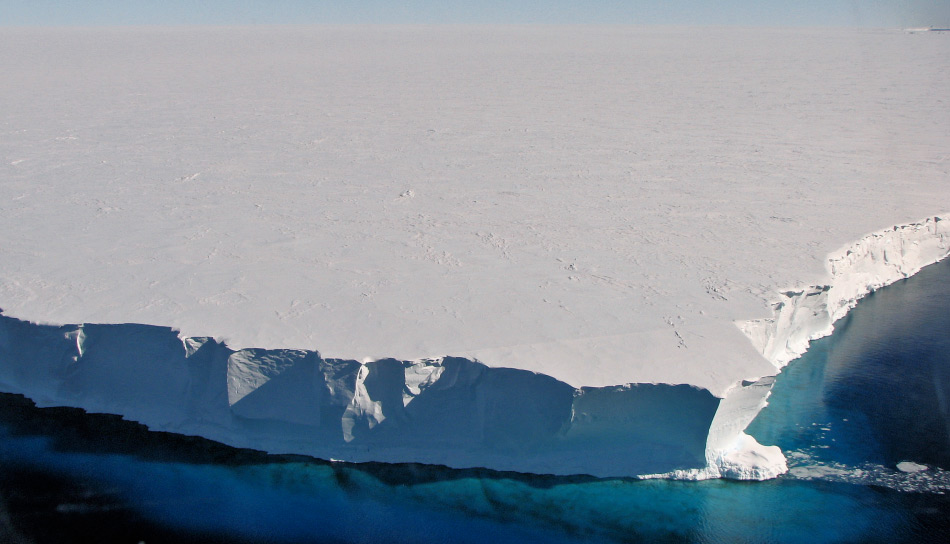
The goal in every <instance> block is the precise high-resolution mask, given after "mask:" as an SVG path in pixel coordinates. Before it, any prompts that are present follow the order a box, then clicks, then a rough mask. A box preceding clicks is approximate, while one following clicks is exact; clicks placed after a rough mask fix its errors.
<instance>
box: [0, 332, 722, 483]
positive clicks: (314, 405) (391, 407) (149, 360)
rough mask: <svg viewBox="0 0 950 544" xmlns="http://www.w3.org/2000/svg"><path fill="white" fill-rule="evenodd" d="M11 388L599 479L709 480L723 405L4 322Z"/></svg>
mask: <svg viewBox="0 0 950 544" xmlns="http://www.w3.org/2000/svg"><path fill="white" fill-rule="evenodd" d="M0 387H2V389H3V390H5V391H8V392H15V393H22V394H25V395H27V396H29V397H31V398H33V399H35V400H36V401H37V402H38V404H40V405H47V406H48V405H68V406H77V407H80V408H84V409H86V410H89V411H93V412H106V413H116V414H121V415H123V416H124V417H126V418H128V419H132V420H135V421H139V422H142V423H145V424H146V425H148V426H149V427H150V428H152V429H155V430H164V431H171V432H178V433H185V434H197V435H201V436H205V437H208V438H212V439H216V440H220V441H222V442H225V443H227V444H231V445H235V446H241V447H251V448H256V449H262V450H266V451H270V452H285V453H303V454H309V455H313V456H317V457H322V458H333V459H343V460H348V461H389V462H424V463H434V464H444V465H448V466H453V467H487V468H492V469H497V470H515V471H521V472H536V473H553V474H592V475H597V476H635V475H637V474H643V473H652V472H671V471H675V470H698V469H700V468H702V467H703V466H705V464H706V459H705V449H706V438H707V434H708V431H709V426H710V422H711V421H712V419H713V416H714V415H715V414H716V409H717V408H718V406H719V399H718V398H716V397H714V396H713V395H712V394H711V393H709V392H708V391H706V390H703V389H700V388H696V387H692V386H688V385H664V384H631V385H621V386H614V387H602V388H581V389H576V388H574V387H572V386H570V385H568V384H565V383H563V382H560V381H558V380H556V379H554V378H552V377H550V376H546V375H543V374H537V373H533V372H528V371H524V370H517V369H509V368H490V367H487V366H485V365H483V364H481V363H479V362H477V361H472V360H469V359H463V358H455V357H445V358H440V359H428V360H421V361H400V360H396V359H382V360H379V361H373V362H369V363H360V362H357V361H352V360H342V359H324V358H322V357H321V356H320V354H319V353H317V352H315V351H306V350H267V349H243V350H238V351H234V350H231V349H229V348H228V347H227V346H225V345H224V344H222V343H219V342H217V341H215V340H213V339H210V338H184V339H181V338H179V336H178V333H177V331H175V330H173V329H170V328H167V327H155V326H149V325H137V324H123V325H89V324H85V325H67V326H48V325H37V324H33V323H28V322H24V321H20V320H17V319H14V318H10V317H6V316H2V315H0Z"/></svg>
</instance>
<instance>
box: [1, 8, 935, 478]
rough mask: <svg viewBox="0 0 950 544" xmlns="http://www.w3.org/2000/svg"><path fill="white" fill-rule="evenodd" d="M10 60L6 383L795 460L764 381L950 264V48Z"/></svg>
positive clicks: (523, 448)
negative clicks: (785, 447) (908, 281)
mask: <svg viewBox="0 0 950 544" xmlns="http://www.w3.org/2000/svg"><path fill="white" fill-rule="evenodd" d="M0 51H2V52H3V54H2V55H0V70H2V74H3V77H2V78H0V103H2V104H3V114H2V116H0V232H2V234H0V308H2V309H3V314H4V317H2V321H0V382H2V385H3V386H4V387H5V388H6V389H7V390H11V391H16V392H24V393H26V394H29V395H31V396H33V397H35V398H36V399H37V400H38V401H40V402H41V403H46V404H56V403H63V404H72V405H77V406H81V407H84V408H86V409H90V410H99V411H112V412H116V413H121V414H123V415H125V416H127V417H130V418H133V419H138V420H140V421H142V422H144V423H146V424H148V425H150V426H152V427H155V428H159V429H165V430H174V431H178V432H194V433H198V434H204V435H205V436H209V437H211V438H217V439H221V440H223V441H226V442H229V443H232V444H236V445H246V446H252V447H260V448H262V449H269V450H271V451H297V452H301V453H310V454H313V455H319V456H324V457H337V456H338V457H339V458H344V459H348V460H371V459H372V460H389V461H425V462H437V463H444V464H448V465H451V466H487V467H489V468H500V469H511V470H524V471H534V472H552V473H561V474H567V473H578V472H585V473H590V474H595V475H603V476H628V475H643V474H647V473H659V474H673V475H675V476H680V477H708V476H720V475H722V476H730V477H741V478H746V477H748V478H764V477H769V476H774V475H775V474H777V473H780V472H782V471H784V469H785V463H784V458H782V454H781V453H780V452H779V451H778V449H777V448H768V447H764V446H760V445H758V444H756V443H755V441H754V440H753V439H752V438H751V437H748V436H746V435H744V434H743V433H742V430H743V429H744V428H745V426H746V425H747V424H748V422H749V421H751V419H752V418H753V417H754V415H755V414H756V413H757V412H758V410H759V409H761V407H762V406H763V405H764V403H765V402H766V397H767V395H768V390H769V387H770V384H771V381H770V380H772V378H771V377H772V376H774V375H775V374H776V373H777V371H778V369H779V368H780V367H781V366H782V365H784V364H786V363H787V362H789V361H790V360H792V359H793V358H794V357H796V356H797V355H799V354H801V353H802V352H803V351H804V350H805V349H807V344H808V341H809V339H813V338H816V337H818V336H821V335H824V334H827V333H829V332H830V331H831V327H832V323H833V322H834V321H835V319H837V318H840V317H841V316H842V315H844V313H845V312H846V311H847V310H848V309H849V308H851V307H852V306H853V304H854V303H855V301H856V300H857V299H858V298H860V297H861V296H863V295H864V294H866V293H867V292H869V290H871V289H874V288H877V287H880V286H882V285H886V284H887V283H891V282H893V281H896V280H898V279H900V278H903V277H906V276H908V275H910V274H913V273H914V272H916V271H917V270H919V268H920V267H921V266H924V265H926V264H929V263H931V262H934V261H936V260H939V259H940V258H943V257H945V256H946V255H947V253H948V248H950V240H948V238H950V215H947V214H945V213H944V212H947V210H948V209H950V183H948V182H950V107H948V104H947V98H946V97H947V89H948V88H950V39H948V36H947V35H944V34H942V33H918V34H909V33H904V32H899V31H884V30H876V31H872V30H831V29H797V30H789V29H738V28H737V29H729V28H638V27H543V26H542V27H490V26H488V27H285V28H191V29H174V28H136V29H110V30H104V29H95V30H82V29H55V30H54V29H39V30H37V29H4V30H3V32H2V33H0ZM935 214H936V215H935ZM70 323H71V324H73V325H65V324H70ZM89 323H99V324H103V325H82V324H89ZM123 323H124V324H126V325H118V324H123ZM47 324H49V325H47ZM108 324H115V325H108ZM627 384H639V385H632V386H628V385H627ZM664 384H666V385H664ZM720 399H724V400H720Z"/></svg>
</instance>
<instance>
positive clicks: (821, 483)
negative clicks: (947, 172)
mask: <svg viewBox="0 0 950 544" xmlns="http://www.w3.org/2000/svg"><path fill="white" fill-rule="evenodd" d="M836 329H837V330H836V332H835V334H834V335H832V336H830V337H828V338H825V339H822V340H819V341H816V342H815V343H814V344H813V348H812V349H811V350H810V351H809V352H808V354H807V355H806V356H805V357H803V358H802V359H800V360H798V361H796V362H794V363H793V364H792V365H790V366H789V367H788V368H787V369H786V371H784V372H783V373H782V375H781V376H780V377H779V379H778V380H777V383H776V386H775V389H774V391H773V394H772V397H771V398H770V406H769V407H767V408H766V409H765V410H764V411H763V412H762V413H761V414H760V416H759V417H758V418H757V419H756V420H755V421H754V422H753V424H752V425H751V426H750V428H749V430H748V432H749V433H750V434H752V435H753V436H755V437H756V438H758V439H759V441H760V442H762V443H769V444H773V443H774V444H778V445H780V446H781V447H782V448H783V450H784V451H786V453H787V454H788V456H789V461H790V467H791V471H790V474H788V475H786V476H784V477H782V478H779V479H776V480H772V481H768V482H732V481H722V480H715V481H706V482H678V481H661V480H650V481H633V480H597V479H590V478H555V477H542V476H525V475H517V474H505V473H494V472H488V471H477V470H467V471H459V470H450V469H445V468H440V467H427V466H420V465H384V464H370V465H353V464H344V463H326V462H320V461H315V460H311V459H305V458H300V457H278V456H267V455H263V454H260V453H257V452H249V451H247V450H236V449H233V448H228V447H225V446H221V445H218V444H214V443H211V442H210V441H204V440H201V439H193V438H183V437H176V436H173V435H167V434H164V433H151V432H147V431H145V430H144V429H143V428H141V426H137V425H135V424H131V423H128V422H122V421H119V420H118V419H117V418H114V417H110V416H90V415H85V414H82V413H81V412H79V411H76V410H69V409H46V410H38V409H36V408H33V407H31V406H30V403H28V402H26V401H24V400H22V399H20V398H18V397H15V396H12V395H4V396H3V399H2V403H0V428H2V429H4V431H3V434H2V437H0V540H6V541H17V539H18V538H20V537H22V541H23V542H68V541H74V542H85V541H93V540H96V539H98V540H99V541H103V542H114V541H130V542H137V541H145V542H161V541H167V542H187V541H193V542H206V541H218V542H341V543H343V542H346V543H351V542H353V543H355V542H360V543H363V542H365V543H372V542H947V541H950V498H948V495H946V494H944V492H945V491H946V490H950V478H948V477H947V473H946V472H945V471H944V470H943V469H944V468H950V464H948V456H950V440H948V436H950V426H948V421H950V419H948V412H947V406H948V403H947V402H946V401H947V399H948V397H950V395H948V392H950V261H948V262H945V263H941V264H939V265H935V266H933V267H930V268H928V269H926V270H924V271H923V272H921V273H920V274H918V275H917V276H915V277H914V278H911V279H910V280H907V281H904V282H901V283H899V284H896V285H894V286H891V287H888V288H886V289H884V290H882V291H880V292H878V293H875V294H873V295H871V296H869V297H868V298H867V299H865V300H864V301H862V302H861V303H860V304H859V306H858V307H857V308H856V309H855V310H854V311H853V312H852V313H851V314H850V315H849V316H848V317H847V318H845V319H844V320H843V321H841V322H839V323H838V324H837V326H836ZM901 461H914V462H917V463H921V464H925V465H927V466H928V467H929V468H928V470H925V471H922V472H919V473H915V474H905V473H903V472H900V471H898V470H896V469H895V465H896V463H898V462H901ZM941 467H942V468H941Z"/></svg>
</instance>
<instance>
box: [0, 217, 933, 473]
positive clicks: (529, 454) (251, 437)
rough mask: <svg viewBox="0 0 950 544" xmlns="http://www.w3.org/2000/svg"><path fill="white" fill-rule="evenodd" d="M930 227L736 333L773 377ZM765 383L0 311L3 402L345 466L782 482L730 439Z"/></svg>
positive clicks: (754, 409)
mask: <svg viewBox="0 0 950 544" xmlns="http://www.w3.org/2000/svg"><path fill="white" fill-rule="evenodd" d="M948 224H950V221H945V220H942V219H941V218H940V217H933V218H928V219H926V220H924V221H921V222H919V223H913V224H909V225H903V226H898V227H894V228H891V229H888V230H885V231H881V232H877V233H873V234H871V235H868V236H866V237H864V238H862V239H861V240H860V241H859V242H857V243H856V244H853V245H852V246H850V247H848V248H846V249H843V250H842V251H839V252H837V253H835V254H834V255H832V256H831V258H830V259H829V261H828V262H829V270H830V274H831V278H832V281H831V282H830V283H829V284H828V285H824V286H819V287H810V288H806V289H801V290H798V291H794V292H785V293H782V294H781V295H780V296H781V297H782V301H780V302H777V303H776V305H775V310H776V315H775V316H774V317H773V318H771V319H767V320H759V321H753V322H746V323H741V324H740V327H741V328H742V329H743V330H745V331H746V332H747V334H749V336H750V338H752V339H753V341H754V342H755V344H756V347H758V348H759V349H761V350H762V353H763V355H764V356H766V357H768V358H769V360H770V361H771V362H773V364H774V365H775V370H776V372H777V371H778V370H779V369H780V368H781V366H782V365H783V364H786V363H787V362H788V359H789V358H790V357H791V356H790V355H788V354H789V353H793V354H795V356H797V354H800V353H802V352H804V350H805V349H807V345H808V342H809V341H810V340H813V339H815V338H818V337H820V336H823V335H826V334H829V333H830V332H831V330H832V324H833V322H834V321H835V320H836V319H838V318H840V317H842V316H844V314H845V313H846V312H847V310H848V309H850V308H852V307H853V306H854V305H855V304H856V302H857V300H858V299H859V298H861V297H862V296H864V295H866V294H867V293H869V292H870V291H871V290H873V289H875V288H879V287H882V286H884V285H887V284H889V283H893V282H894V281H897V280H899V279H902V278H906V277H908V276H910V275H912V274H914V273H916V272H917V271H919V270H920V269H921V268H922V267H923V266H926V265H927V264H931V263H933V262H936V261H938V260H940V259H942V258H944V257H946V256H947V254H948V252H950V228H948V226H947V225H948ZM778 345H781V346H785V350H776V349H774V346H778ZM791 350H797V352H796V351H791ZM773 382H774V377H773V376H766V377H762V378H760V379H758V380H756V381H754V382H751V383H745V382H744V383H738V384H736V386H735V387H733V388H732V389H730V390H729V391H727V393H726V395H725V396H724V398H721V399H720V398H717V397H716V396H714V395H713V394H712V393H710V392H709V391H707V390H704V389H702V388H699V387H696V386H692V385H667V384H643V383H633V384H622V385H615V386H608V387H582V388H574V387H572V386H570V385H568V384H566V383H564V382H561V381H558V380H556V379H554V378H552V377H550V376H546V375H543V374H539V373H534V372H529V371H525V370H519V369H511V368H493V367H489V366H486V365H484V364H482V363H479V362H477V361H473V360H469V359H464V358H458V357H444V358H439V359H422V360H416V361H401V360H396V359H381V360H376V361H369V362H360V361H355V360H342V359H327V358H323V357H321V355H320V354H319V353H318V352H316V351H307V350H290V349H254V348H245V349H240V350H233V349H231V348H229V347H227V346H226V345H225V344H224V343H221V342H219V341H216V340H214V339H211V338H206V337H205V338H193V337H181V336H180V335H179V333H178V331H175V330H173V329H170V328H167V327H157V326H153V325H138V324H119V325H101V324H80V325H64V326H55V325H38V324H34V323H29V322H25V321H21V320H18V319H15V318H11V317H7V316H2V315H0V387H2V388H3V389H4V390H5V391H8V392H17V393H23V394H25V395H27V396H29V397H31V398H33V399H34V400H36V401H37V402H38V404H39V405H41V406H44V405H68V406H77V407H81V408H84V409H86V410H89V411H93V412H105V413H116V414H121V415H123V416H125V417H127V418H129V419H132V420H135V421H139V422H142V423H145V424H146V425H148V426H149V427H151V428H152V429H157V430H165V431H172V432H177V433H185V434H197V435H201V436H205V437H208V438H213V439H216V440H220V441H222V442H225V443H227V444H231V445H235V446H242V447H251V448H257V449H261V450H265V451H270V452H281V453H288V452H289V453H304V454H308V455H313V456H316V457H321V458H328V459H331V458H332V459H342V460H347V461H391V462H424V463H436V464H443V465H447V466H452V467H488V468H492V469H496V470H514V471H520V472H536V473H549V474H591V475H595V476H641V477H673V478H683V479H690V478H692V479H704V478H713V477H727V478H735V479H767V478H772V477H774V476H777V475H778V474H781V473H783V472H785V470H786V465H785V458H784V456H783V455H782V453H781V451H780V450H779V449H778V448H777V447H775V446H762V445H760V444H758V443H757V442H756V441H755V439H754V438H752V437H751V436H748V435H746V434H745V433H743V431H744V430H745V428H746V427H747V426H748V424H749V423H750V422H751V421H752V419H753V418H754V417H755V415H756V414H757V413H758V412H759V411H760V410H761V409H762V408H763V407H764V406H765V405H766V402H767V400H766V399H767V398H768V394H769V391H770V389H771V386H772V383H773Z"/></svg>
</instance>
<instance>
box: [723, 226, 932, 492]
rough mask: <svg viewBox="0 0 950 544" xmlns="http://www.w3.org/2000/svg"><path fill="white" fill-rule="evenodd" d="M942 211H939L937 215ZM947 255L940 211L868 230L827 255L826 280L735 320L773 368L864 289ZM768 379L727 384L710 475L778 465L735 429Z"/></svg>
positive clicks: (830, 325)
mask: <svg viewBox="0 0 950 544" xmlns="http://www.w3.org/2000/svg"><path fill="white" fill-rule="evenodd" d="M944 217H946V214H944ZM948 254H950V226H948V221H947V220H946V219H943V218H941V217H940V216H935V217H930V218H927V219H924V220H922V221H919V222H915V223H910V224H907V225H900V226H895V227H892V228H890V229H886V230H882V231H879V232H875V233H872V234H869V235H867V236H865V237H863V238H861V239H860V240H858V241H857V242H855V243H853V244H851V245H849V246H847V247H845V248H842V249H840V250H838V251H836V252H834V253H832V254H831V255H829V257H828V273H829V276H830V278H829V281H828V282H827V283H826V284H823V285H811V286H808V287H804V288H799V289H792V290H787V291H783V292H781V293H779V299H778V300H777V301H776V302H775V303H774V304H773V309H774V315H773V316H772V317H770V318H767V319H758V320H752V321H745V322H740V323H738V326H739V328H740V329H741V330H742V331H743V332H744V333H745V334H746V335H747V336H748V337H749V339H750V340H751V341H752V343H753V345H754V346H755V348H756V349H757V350H758V351H759V352H760V353H761V354H762V355H763V356H764V357H765V358H766V359H768V361H769V362H771V363H772V364H773V365H774V366H775V369H776V371H778V370H780V369H781V368H782V367H784V366H785V365H787V364H788V363H789V362H790V361H792V360H793V359H795V358H797V357H799V356H801V355H802V354H803V353H805V351H806V350H807V349H808V345H809V343H810V342H811V341H812V340H815V339H817V338H821V337H823V336H827V335H829V334H831V332H832V331H833V330H834V322H835V321H837V320H838V319H841V318H842V317H844V316H845V314H847V313H848V311H849V310H850V309H851V308H853V307H854V306H855V304H857V302H858V300H860V299H861V298H863V297H864V296H865V295H867V294H868V293H870V292H871V291H874V290H875V289H879V288H881V287H883V286H885V285H889V284H891V283H894V282H896V281H898V280H901V279H905V278H908V277H910V276H912V275H913V274H916V273H917V272H918V271H920V269H921V268H923V267H924V266H927V265H929V264H933V263H936V262H938V261H940V260H941V259H943V258H945V257H947V255H948ZM773 382H774V378H773V377H764V378H761V379H759V380H758V381H755V382H754V383H742V384H738V385H737V386H735V387H734V388H733V389H732V390H730V391H729V392H728V393H727V394H726V396H725V398H724V399H723V401H722V403H721V404H720V407H719V410H718V412H717V414H716V417H715V418H714V420H713V422H712V425H711V427H710V432H709V441H708V445H707V453H706V455H707V459H708V460H709V468H708V469H707V470H708V471H709V472H710V473H711V475H714V476H725V477H735V478H752V479H763V478H768V477H772V476H775V475H777V474H781V473H782V472H784V471H785V470H786V466H785V459H784V456H783V455H782V453H781V451H780V450H779V449H778V448H776V447H774V446H772V447H767V446H762V445H761V444H759V443H758V442H756V440H755V439H754V438H752V437H751V436H749V435H747V434H745V433H744V432H743V431H744V430H745V428H746V427H747V426H748V424H749V423H751V422H752V420H753V419H754V418H755V416H756V415H757V414H758V412H759V411H761V409H762V408H764V407H765V406H766V404H767V399H768V395H769V392H770V390H771V387H772V383H773Z"/></svg>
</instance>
